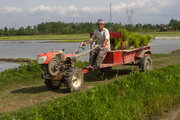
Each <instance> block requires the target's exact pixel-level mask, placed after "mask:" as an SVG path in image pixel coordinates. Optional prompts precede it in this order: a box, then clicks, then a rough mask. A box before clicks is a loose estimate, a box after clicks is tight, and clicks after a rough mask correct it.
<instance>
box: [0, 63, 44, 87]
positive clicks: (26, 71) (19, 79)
mask: <svg viewBox="0 0 180 120" xmlns="http://www.w3.org/2000/svg"><path fill="white" fill-rule="evenodd" d="M40 75H41V72H40V67H39V65H38V64H37V63H36V62H35V61H30V62H29V63H28V64H27V65H25V64H23V65H22V66H21V67H19V68H16V69H8V70H5V71H4V72H1V73H0V89H3V87H5V86H6V85H13V84H18V83H29V82H33V81H38V80H40V79H41V78H40Z"/></svg>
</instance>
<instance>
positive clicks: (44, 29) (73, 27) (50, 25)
mask: <svg viewBox="0 0 180 120" xmlns="http://www.w3.org/2000/svg"><path fill="white" fill-rule="evenodd" d="M105 27H106V28H108V29H109V30H110V31H117V30H118V29H126V30H128V31H136V32H144V31H178V30H180V21H178V20H176V19H171V20H170V22H169V24H166V25H165V24H160V25H158V24H156V25H152V24H144V25H142V24H136V25H122V24H121V23H106V25H105ZM95 29H97V24H96V23H92V22H85V23H83V22H81V23H73V22H72V23H64V22H61V21H58V22H43V23H40V24H38V25H36V26H27V27H20V28H18V29H15V28H7V27H4V28H3V29H0V36H20V35H45V34H46V35H47V34H48V35H53V34H56V35H59V34H74V33H89V32H92V31H94V30H95Z"/></svg>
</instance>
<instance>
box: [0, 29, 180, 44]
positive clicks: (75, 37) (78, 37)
mask: <svg viewBox="0 0 180 120" xmlns="http://www.w3.org/2000/svg"><path fill="white" fill-rule="evenodd" d="M138 33H139V34H143V35H152V36H153V37H161V36H163V37H164V36H167V37H175V36H180V31H177V32H138ZM88 39H89V33H85V34H63V35H26V36H1V37H0V41H3V40H58V41H56V42H80V41H83V40H88ZM54 42H55V41H54Z"/></svg>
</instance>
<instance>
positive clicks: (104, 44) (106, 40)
mask: <svg viewBox="0 0 180 120" xmlns="http://www.w3.org/2000/svg"><path fill="white" fill-rule="evenodd" d="M107 42H108V39H106V38H105V40H104V43H103V47H106V44H107Z"/></svg>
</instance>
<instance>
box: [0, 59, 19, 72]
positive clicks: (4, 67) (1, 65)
mask: <svg viewBox="0 0 180 120" xmlns="http://www.w3.org/2000/svg"><path fill="white" fill-rule="evenodd" d="M19 66H20V64H18V63H12V62H2V61H0V72H2V71H4V70H7V69H10V68H17V67H19Z"/></svg>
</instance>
